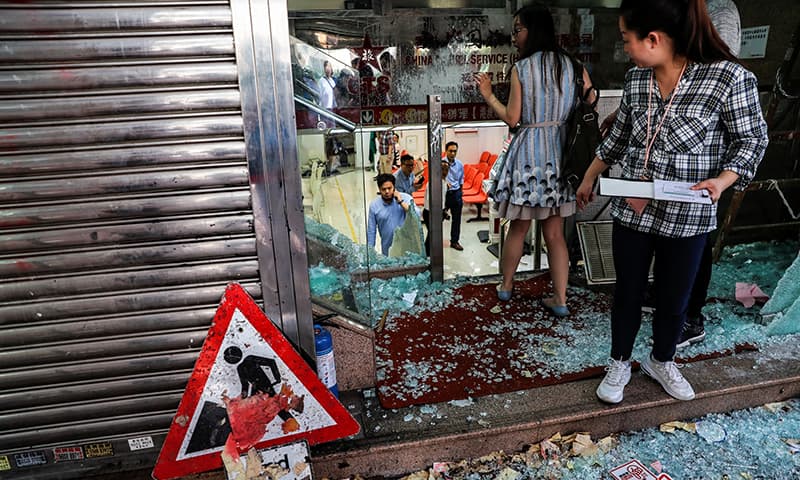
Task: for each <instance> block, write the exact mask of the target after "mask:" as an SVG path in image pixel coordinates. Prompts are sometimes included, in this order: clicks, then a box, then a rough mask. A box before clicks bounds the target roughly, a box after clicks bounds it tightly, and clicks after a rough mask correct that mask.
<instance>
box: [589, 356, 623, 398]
mask: <svg viewBox="0 0 800 480" xmlns="http://www.w3.org/2000/svg"><path fill="white" fill-rule="evenodd" d="M606 372H608V373H606V376H605V378H603V381H602V382H600V386H598V387H597V398H599V399H600V400H602V401H604V402H606V403H619V402H621V401H622V391H623V390H625V385H627V384H628V382H630V381H631V361H630V360H625V361H622V360H615V359H613V358H609V359H608V366H607V367H606Z"/></svg>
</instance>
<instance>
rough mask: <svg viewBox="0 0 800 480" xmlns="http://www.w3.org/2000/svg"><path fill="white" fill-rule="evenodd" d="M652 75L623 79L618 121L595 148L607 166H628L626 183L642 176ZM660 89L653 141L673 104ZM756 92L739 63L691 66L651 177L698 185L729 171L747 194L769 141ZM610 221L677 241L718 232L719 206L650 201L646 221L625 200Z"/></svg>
mask: <svg viewBox="0 0 800 480" xmlns="http://www.w3.org/2000/svg"><path fill="white" fill-rule="evenodd" d="M651 72H652V70H651V69H650V68H637V67H635V68H632V69H630V70H629V71H628V73H627V74H626V75H625V89H624V91H623V95H622V101H621V104H620V109H619V113H618V115H617V119H616V121H615V122H614V125H613V127H612V128H611V132H610V134H609V135H608V137H606V138H605V139H604V140H603V142H602V143H601V144H600V146H598V148H597V152H596V153H597V155H598V156H599V157H600V159H601V160H603V161H604V162H606V163H607V164H609V165H613V164H615V163H617V162H620V163H622V164H623V169H622V178H626V179H640V178H642V177H643V176H644V175H645V170H644V153H645V142H646V137H647V103H648V92H649V86H650V75H651ZM657 83H658V82H655V80H654V81H653V84H654V87H653V98H652V101H651V102H652V108H653V111H652V112H651V118H650V131H651V133H650V135H651V136H652V135H653V132H654V131H655V130H656V125H658V122H659V121H660V120H661V118H662V116H663V115H664V110H665V108H666V105H667V103H668V102H669V99H667V101H664V100H663V99H662V98H661V93H660V91H659V89H658V85H657ZM757 87H758V84H757V81H756V78H755V76H754V75H753V74H752V73H751V72H749V71H748V70H746V69H745V68H744V67H742V66H741V65H739V64H736V63H733V62H728V61H720V62H716V63H710V64H698V63H690V64H689V65H688V66H687V68H686V71H685V72H684V75H683V78H682V79H681V81H680V86H679V88H677V94H676V95H677V96H676V97H675V99H674V101H673V102H672V107H671V108H670V111H669V113H668V114H667V118H666V119H665V121H664V125H663V126H662V127H661V130H660V132H659V133H658V136H657V138H656V140H655V143H654V144H653V147H652V149H651V151H650V160H649V161H648V165H647V175H646V176H647V177H648V178H654V179H655V178H657V179H662V180H673V181H683V182H692V183H697V182H700V181H702V180H706V179H708V178H714V177H716V176H718V175H719V174H720V172H721V171H722V170H730V171H732V172H735V173H737V174H738V175H739V179H738V180H737V181H736V183H734V185H733V187H734V188H735V189H737V190H743V189H744V188H745V187H747V185H748V184H749V183H750V181H751V180H752V179H753V177H754V176H755V173H756V168H757V167H758V164H759V163H760V162H761V159H762V157H763V156H764V151H765V150H766V148H767V142H768V140H767V125H766V122H764V118H763V115H762V111H761V105H760V103H759V101H758V90H757ZM651 140H652V137H651ZM611 215H612V217H614V218H615V219H616V220H617V221H618V222H620V223H621V224H622V225H625V226H626V227H629V228H632V229H634V230H637V231H640V232H645V233H653V234H657V235H662V236H666V237H673V238H677V237H690V236H694V235H699V234H702V233H706V232H710V231H712V230H714V229H715V228H716V227H717V205H716V204H713V205H705V204H699V203H686V202H674V201H664V200H651V201H650V203H649V204H648V206H647V207H646V208H645V210H644V212H643V214H642V215H637V214H636V213H635V212H634V211H633V209H631V208H630V207H629V206H628V204H627V203H626V202H625V199H624V198H614V200H613V201H612V207H611Z"/></svg>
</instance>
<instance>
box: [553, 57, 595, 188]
mask: <svg viewBox="0 0 800 480" xmlns="http://www.w3.org/2000/svg"><path fill="white" fill-rule="evenodd" d="M571 60H572V66H573V68H574V70H575V108H574V109H573V110H572V113H571V114H570V116H569V118H568V119H567V143H566V145H565V146H564V152H563V156H562V157H561V178H560V179H561V180H562V181H563V182H565V183H567V184H569V185H571V186H572V189H573V190H577V189H578V187H579V186H580V184H581V181H582V180H583V176H584V174H586V170H587V169H588V168H589V165H590V164H591V163H592V160H594V157H595V154H594V151H595V149H596V148H597V146H598V145H599V144H600V139H601V138H602V137H601V135H600V126H599V123H598V114H597V109H596V107H597V101H598V100H599V99H600V91H599V90H597V88H596V87H595V86H594V85H592V87H591V88H590V89H589V90H588V91H587V92H586V94H584V93H583V65H581V63H580V62H578V61H577V60H575V59H572V58H571ZM592 91H594V92H595V99H594V102H589V96H590V95H591V93H592Z"/></svg>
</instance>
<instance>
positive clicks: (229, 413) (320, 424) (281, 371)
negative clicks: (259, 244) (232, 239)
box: [153, 283, 359, 480]
mask: <svg viewBox="0 0 800 480" xmlns="http://www.w3.org/2000/svg"><path fill="white" fill-rule="evenodd" d="M358 430H359V425H358V423H357V422H356V421H355V419H354V418H353V417H352V416H351V415H350V413H349V412H348V411H347V410H346V409H345V408H344V407H343V406H342V404H341V403H339V401H338V400H337V399H336V397H334V396H333V394H332V393H331V392H330V391H329V390H328V388H327V387H325V385H323V384H322V382H321V381H320V380H319V378H318V377H317V375H316V374H315V373H314V371H313V370H311V368H309V367H308V365H307V364H306V363H305V361H303V359H302V358H301V357H300V355H299V354H298V353H297V352H296V351H295V350H294V348H293V347H292V346H291V344H290V343H289V342H288V341H287V340H286V338H284V336H283V334H282V333H281V332H280V331H279V330H278V329H277V328H276V327H275V326H274V325H273V324H272V322H271V321H270V320H269V319H268V318H267V316H266V315H265V314H264V312H262V311H261V309H260V308H259V307H258V305H257V304H256V302H255V301H254V300H253V299H252V298H251V297H250V295H248V294H247V292H246V291H245V290H244V289H243V288H242V287H241V286H240V285H238V284H235V283H234V284H230V285H229V286H228V288H227V289H226V290H225V296H224V297H223V298H222V301H221V302H220V305H219V308H218V309H217V313H216V315H215V316H214V321H213V323H212V324H211V328H210V329H209V330H208V335H207V337H206V340H205V343H203V349H202V351H201V352H200V357H199V358H198V359H197V363H195V366H194V371H193V372H192V376H191V377H190V378H189V383H188V384H187V385H186V390H185V392H184V394H183V398H182V399H181V403H180V405H179V406H178V411H177V412H176V414H175V417H174V418H173V421H172V425H171V426H170V429H169V433H168V434H167V437H166V439H165V440H164V445H163V447H162V448H161V454H160V455H159V457H158V461H157V462H156V466H155V468H154V469H153V478H155V479H158V480H167V479H171V478H177V477H181V476H184V475H190V474H193V473H200V472H206V471H209V470H214V469H217V468H220V467H222V457H221V453H222V451H223V450H225V451H226V452H227V453H228V454H230V455H232V456H236V458H238V454H242V453H245V452H246V451H247V450H249V449H250V448H252V447H255V448H266V447H270V446H275V445H282V444H285V443H290V442H293V441H297V440H306V441H307V442H308V443H309V444H311V445H313V444H317V443H323V442H328V441H331V440H336V439H338V438H342V437H346V436H349V435H354V434H356V433H358Z"/></svg>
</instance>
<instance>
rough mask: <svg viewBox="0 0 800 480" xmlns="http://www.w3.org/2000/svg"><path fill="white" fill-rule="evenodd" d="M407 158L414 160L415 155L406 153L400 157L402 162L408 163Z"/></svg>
mask: <svg viewBox="0 0 800 480" xmlns="http://www.w3.org/2000/svg"><path fill="white" fill-rule="evenodd" d="M406 160H414V155H409V154H408V153H406V154H405V155H403V156H402V157H400V163H406Z"/></svg>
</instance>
